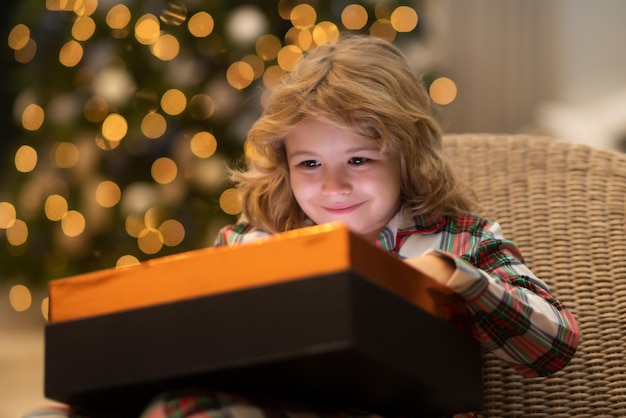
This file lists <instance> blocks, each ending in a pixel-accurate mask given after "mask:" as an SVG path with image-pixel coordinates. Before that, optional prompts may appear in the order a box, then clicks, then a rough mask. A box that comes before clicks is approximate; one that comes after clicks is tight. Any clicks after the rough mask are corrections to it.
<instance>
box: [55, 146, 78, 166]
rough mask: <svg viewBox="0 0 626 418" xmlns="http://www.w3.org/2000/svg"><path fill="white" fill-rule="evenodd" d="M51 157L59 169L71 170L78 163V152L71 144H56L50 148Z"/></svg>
mask: <svg viewBox="0 0 626 418" xmlns="http://www.w3.org/2000/svg"><path fill="white" fill-rule="evenodd" d="M51 157H52V161H53V163H54V165H56V166H57V167H59V168H72V167H74V166H75V165H76V164H77V163H78V159H79V158H80V152H79V151H78V147H77V146H76V145H74V144H73V143H72V142H67V141H66V142H57V143H55V144H54V146H53V147H52V151H51Z"/></svg>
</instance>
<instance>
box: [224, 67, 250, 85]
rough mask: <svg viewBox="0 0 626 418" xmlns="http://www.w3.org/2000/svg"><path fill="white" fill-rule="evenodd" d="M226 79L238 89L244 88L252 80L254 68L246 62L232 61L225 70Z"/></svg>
mask: <svg viewBox="0 0 626 418" xmlns="http://www.w3.org/2000/svg"><path fill="white" fill-rule="evenodd" d="M226 80H227V81H228V84H230V85H231V86H233V87H234V88H236V89H238V90H242V89H245V88H246V87H248V86H249V85H250V84H252V82H253V81H254V70H253V69H252V66H251V65H250V64H248V63H247V62H244V61H237V62H233V63H232V64H231V65H230V66H229V67H228V69H227V70H226Z"/></svg>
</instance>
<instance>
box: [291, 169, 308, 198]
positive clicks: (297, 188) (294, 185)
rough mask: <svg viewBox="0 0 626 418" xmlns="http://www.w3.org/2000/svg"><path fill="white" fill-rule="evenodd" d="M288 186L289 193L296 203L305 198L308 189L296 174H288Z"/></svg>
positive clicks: (302, 179)
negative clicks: (289, 188)
mask: <svg viewBox="0 0 626 418" xmlns="http://www.w3.org/2000/svg"><path fill="white" fill-rule="evenodd" d="M289 184H290V186H291V192H292V193H293V195H294V196H295V198H296V200H298V201H300V199H301V198H302V197H303V196H306V194H307V193H308V189H310V186H309V185H308V183H307V181H306V179H305V178H303V176H300V175H297V174H295V175H293V174H290V176H289Z"/></svg>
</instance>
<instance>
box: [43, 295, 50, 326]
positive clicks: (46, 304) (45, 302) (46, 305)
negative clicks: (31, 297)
mask: <svg viewBox="0 0 626 418" xmlns="http://www.w3.org/2000/svg"><path fill="white" fill-rule="evenodd" d="M49 313H50V298H49V297H48V296H46V297H45V298H43V299H42V300H41V315H42V316H43V319H45V320H46V321H48V318H49Z"/></svg>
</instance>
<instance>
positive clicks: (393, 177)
mask: <svg viewBox="0 0 626 418" xmlns="http://www.w3.org/2000/svg"><path fill="white" fill-rule="evenodd" d="M285 149H286V152H287V164H288V166H289V179H290V182H291V189H292V191H293V194H294V196H295V198H296V201H297V202H298V204H299V205H300V208H301V209H302V210H303V211H304V213H306V214H307V216H308V217H309V218H311V219H312V220H313V221H314V222H315V223H316V224H323V223H328V222H333V221H343V222H344V223H345V224H346V225H347V226H348V228H349V229H350V230H351V231H353V232H355V233H357V234H360V235H363V236H365V237H366V238H368V239H374V238H375V237H376V235H377V234H378V233H379V232H380V231H381V230H382V229H383V228H384V227H385V225H386V224H387V223H388V222H389V220H390V219H391V218H392V217H393V216H394V215H395V213H396V212H397V211H398V208H399V207H400V187H401V186H400V182H401V180H400V179H401V177H400V168H399V163H398V161H396V160H395V159H393V158H392V157H391V156H390V155H389V154H387V153H384V154H383V153H381V152H380V150H379V147H378V146H377V144H376V142H375V141H373V140H372V139H368V138H364V137H361V136H359V135H356V134H354V133H352V132H350V131H348V130H346V129H342V128H338V127H336V126H334V125H331V124H329V123H327V122H324V121H319V120H308V121H305V122H303V123H301V124H299V125H298V126H297V127H296V128H295V129H294V130H293V131H292V132H291V134H290V135H289V136H287V138H285Z"/></svg>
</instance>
